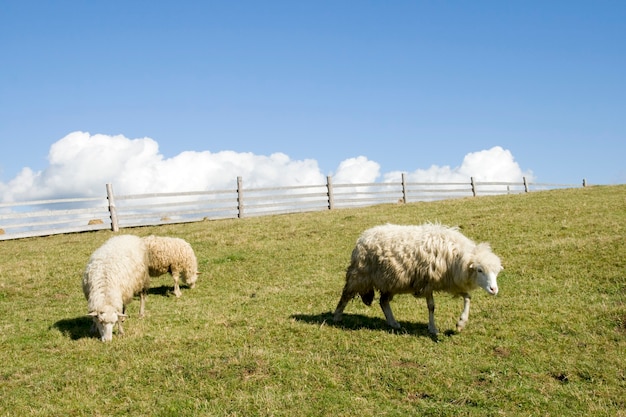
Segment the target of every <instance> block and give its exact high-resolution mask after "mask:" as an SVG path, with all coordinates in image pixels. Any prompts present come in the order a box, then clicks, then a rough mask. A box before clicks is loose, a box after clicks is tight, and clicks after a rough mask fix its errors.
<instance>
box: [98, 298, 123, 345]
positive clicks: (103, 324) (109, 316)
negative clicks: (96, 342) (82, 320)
mask: <svg viewBox="0 0 626 417" xmlns="http://www.w3.org/2000/svg"><path fill="white" fill-rule="evenodd" d="M89 316H91V317H92V318H93V323H94V327H95V328H96V329H97V330H98V334H99V335H100V340H102V341H103V342H109V341H111V340H113V327H114V326H115V324H116V323H117V322H118V321H123V320H124V318H125V317H126V315H125V314H122V313H119V312H117V311H115V309H114V308H113V307H111V306H106V307H105V308H104V309H103V310H102V311H91V312H89Z"/></svg>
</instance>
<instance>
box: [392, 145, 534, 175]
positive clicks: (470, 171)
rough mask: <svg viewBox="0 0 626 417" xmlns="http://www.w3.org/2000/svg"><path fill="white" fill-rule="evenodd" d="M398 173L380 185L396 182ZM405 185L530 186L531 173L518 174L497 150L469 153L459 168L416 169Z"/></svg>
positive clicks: (504, 153) (504, 152) (506, 155)
mask: <svg viewBox="0 0 626 417" xmlns="http://www.w3.org/2000/svg"><path fill="white" fill-rule="evenodd" d="M400 176H401V172H399V171H393V172H389V173H387V174H385V176H384V181H386V182H389V181H398V180H399V178H400ZM406 176H407V181H411V182H468V180H469V178H470V177H474V179H475V180H476V181H483V182H486V181H500V182H520V181H521V179H522V177H526V179H527V180H528V181H529V182H530V181H532V180H533V173H532V171H522V169H521V168H520V166H519V165H518V163H517V162H515V159H514V158H513V154H511V152H510V151H509V150H506V149H503V148H501V147H500V146H494V147H493V148H491V149H488V150H483V151H478V152H472V153H469V154H467V155H465V157H464V158H463V162H462V163H461V165H459V166H458V167H455V168H450V166H447V165H446V166H437V165H433V166H431V167H430V168H428V169H417V170H415V171H413V172H409V173H407V175H406Z"/></svg>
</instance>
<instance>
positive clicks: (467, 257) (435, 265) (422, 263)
mask: <svg viewBox="0 0 626 417" xmlns="http://www.w3.org/2000/svg"><path fill="white" fill-rule="evenodd" d="M479 257H480V259H481V262H482V263H483V264H488V265H484V266H485V267H487V268H493V270H495V271H498V272H499V271H500V269H501V268H500V260H499V259H498V257H497V256H495V255H494V254H493V253H491V250H490V248H489V246H488V245H487V244H480V245H476V244H475V243H474V242H473V241H472V240H470V239H469V238H467V237H466V236H464V235H463V234H462V233H461V232H459V231H458V229H456V228H452V227H447V226H442V225H438V224H423V225H419V226H399V225H392V224H387V225H382V226H376V227H373V228H371V229H368V230H366V231H365V232H363V234H362V235H361V236H360V237H359V238H358V240H357V243H356V245H355V247H354V250H353V251H352V257H351V264H350V266H349V267H348V270H347V273H346V280H347V282H349V283H350V287H351V289H352V290H353V291H354V292H358V293H361V294H365V293H368V292H369V293H370V294H371V291H372V290H373V289H378V290H379V291H381V292H383V293H390V294H399V293H413V294H415V295H416V296H419V295H420V294H422V293H424V292H432V291H446V292H449V293H452V294H462V293H467V292H468V291H469V290H472V289H474V288H476V287H477V286H478V283H477V282H476V280H475V279H472V271H473V270H472V268H470V266H471V265H472V264H473V262H474V261H475V260H476V259H477V258H479Z"/></svg>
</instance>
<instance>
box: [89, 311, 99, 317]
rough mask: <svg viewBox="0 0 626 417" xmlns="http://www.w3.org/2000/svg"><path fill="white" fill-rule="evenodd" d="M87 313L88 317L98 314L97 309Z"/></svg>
mask: <svg viewBox="0 0 626 417" xmlns="http://www.w3.org/2000/svg"><path fill="white" fill-rule="evenodd" d="M87 315H88V316H89V317H96V316H97V315H98V312H97V311H90V312H89V313H87Z"/></svg>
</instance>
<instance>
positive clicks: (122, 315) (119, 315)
mask: <svg viewBox="0 0 626 417" xmlns="http://www.w3.org/2000/svg"><path fill="white" fill-rule="evenodd" d="M117 317H124V318H126V317H128V316H127V315H126V314H124V313H117Z"/></svg>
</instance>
